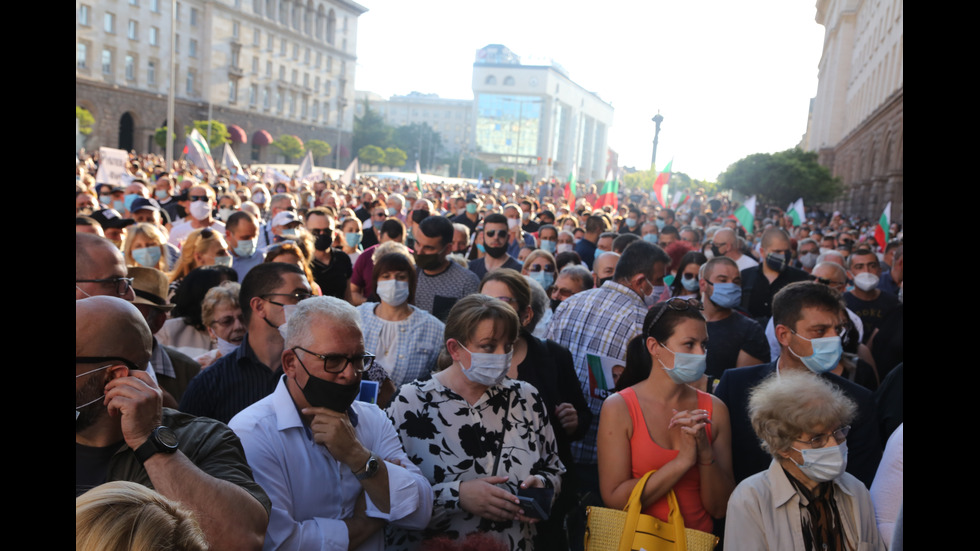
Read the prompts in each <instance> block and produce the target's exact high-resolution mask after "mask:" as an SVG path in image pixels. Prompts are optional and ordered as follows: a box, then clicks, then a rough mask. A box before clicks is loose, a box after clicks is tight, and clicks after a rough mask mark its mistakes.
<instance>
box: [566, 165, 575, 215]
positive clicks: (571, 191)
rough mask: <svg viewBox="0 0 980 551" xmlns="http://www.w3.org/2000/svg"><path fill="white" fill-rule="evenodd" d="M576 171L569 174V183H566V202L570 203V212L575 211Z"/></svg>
mask: <svg viewBox="0 0 980 551" xmlns="http://www.w3.org/2000/svg"><path fill="white" fill-rule="evenodd" d="M575 185H576V184H575V170H572V171H571V172H569V173H568V181H567V182H565V193H564V195H565V200H566V201H568V208H569V210H575Z"/></svg>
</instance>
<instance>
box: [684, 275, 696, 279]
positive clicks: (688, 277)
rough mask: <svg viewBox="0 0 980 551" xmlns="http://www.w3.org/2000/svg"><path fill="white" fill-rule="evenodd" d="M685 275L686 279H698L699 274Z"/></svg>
mask: <svg viewBox="0 0 980 551" xmlns="http://www.w3.org/2000/svg"><path fill="white" fill-rule="evenodd" d="M683 277H684V279H697V278H698V274H684V275H683Z"/></svg>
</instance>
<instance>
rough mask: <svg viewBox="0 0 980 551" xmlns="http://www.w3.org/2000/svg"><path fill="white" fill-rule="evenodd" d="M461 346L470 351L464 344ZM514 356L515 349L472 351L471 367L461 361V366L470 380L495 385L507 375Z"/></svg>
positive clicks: (485, 384) (480, 383) (479, 383)
mask: <svg viewBox="0 0 980 551" xmlns="http://www.w3.org/2000/svg"><path fill="white" fill-rule="evenodd" d="M459 347H460V348H462V349H463V350H466V351H467V352H470V351H469V350H468V349H467V348H466V347H465V346H463V345H462V344H460V345H459ZM513 357H514V351H513V350H511V351H510V352H508V353H506V354H485V353H482V352H470V367H469V369H467V368H465V367H463V363H462V362H460V364H459V366H460V367H463V375H466V378H467V379H469V380H470V381H473V382H474V383H476V384H478V385H484V386H494V385H498V384H500V381H503V380H504V377H506V376H507V371H508V370H509V369H510V361H511V359H513Z"/></svg>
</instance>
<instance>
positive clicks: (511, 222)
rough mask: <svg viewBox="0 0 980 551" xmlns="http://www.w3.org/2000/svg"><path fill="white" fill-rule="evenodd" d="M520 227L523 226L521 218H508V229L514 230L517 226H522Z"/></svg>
mask: <svg viewBox="0 0 980 551" xmlns="http://www.w3.org/2000/svg"><path fill="white" fill-rule="evenodd" d="M520 225H521V220H520V218H508V219H507V227H508V228H510V229H514V228H516V227H517V226H520Z"/></svg>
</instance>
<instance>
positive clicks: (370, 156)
mask: <svg viewBox="0 0 980 551" xmlns="http://www.w3.org/2000/svg"><path fill="white" fill-rule="evenodd" d="M357 158H358V159H360V162H362V163H364V164H368V165H380V164H381V163H383V162H385V152H384V150H383V149H381V148H380V147H378V146H376V145H365V146H364V147H362V148H361V149H359V150H358V151H357Z"/></svg>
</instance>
